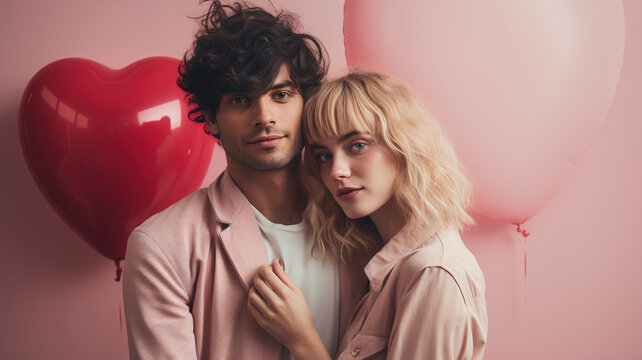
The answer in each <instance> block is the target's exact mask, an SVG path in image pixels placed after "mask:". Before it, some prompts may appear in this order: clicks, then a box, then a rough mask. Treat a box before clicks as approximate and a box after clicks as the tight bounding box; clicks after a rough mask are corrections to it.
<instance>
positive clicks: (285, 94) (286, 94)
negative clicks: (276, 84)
mask: <svg viewBox="0 0 642 360" xmlns="http://www.w3.org/2000/svg"><path fill="white" fill-rule="evenodd" d="M290 96H292V95H291V94H290V93H289V92H287V91H279V92H278V93H276V94H275V95H274V97H275V98H277V99H279V100H285V99H287V98H289V97H290Z"/></svg>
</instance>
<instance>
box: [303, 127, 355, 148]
mask: <svg viewBox="0 0 642 360" xmlns="http://www.w3.org/2000/svg"><path fill="white" fill-rule="evenodd" d="M359 134H361V132H359V131H356V130H355V131H350V132H349V133H347V134H345V135H341V136H340V137H339V139H337V143H342V142H344V141H346V139H349V138H351V137H353V136H355V135H359ZM319 149H327V147H326V146H323V145H321V144H319V143H312V144H310V150H319Z"/></svg>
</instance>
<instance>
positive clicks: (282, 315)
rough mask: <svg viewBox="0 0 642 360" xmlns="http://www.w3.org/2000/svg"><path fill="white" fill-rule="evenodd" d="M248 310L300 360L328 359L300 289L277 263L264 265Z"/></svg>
mask: <svg viewBox="0 0 642 360" xmlns="http://www.w3.org/2000/svg"><path fill="white" fill-rule="evenodd" d="M253 283H254V286H253V287H252V288H251V289H250V292H249V297H248V309H249V311H250V314H252V316H253V317H254V319H255V320H256V322H257V323H258V324H259V325H260V326H261V327H262V328H263V329H264V330H265V331H267V332H268V333H269V334H270V335H272V336H273V337H274V338H275V339H276V340H277V341H279V342H280V343H282V344H283V345H285V346H286V347H287V348H288V349H289V350H290V352H291V353H292V355H293V356H294V357H295V358H297V359H302V358H306V359H311V358H315V359H329V358H330V356H329V355H328V353H327V351H326V349H325V347H324V345H323V342H322V341H321V338H320V337H319V334H318V333H317V332H316V330H315V329H314V323H313V320H312V312H311V311H310V307H309V306H308V303H307V302H306V301H305V297H304V296H303V293H302V292H301V290H300V289H299V288H298V287H297V286H296V285H295V284H294V283H293V282H292V280H290V278H289V277H288V275H287V274H286V273H285V271H284V270H283V268H282V267H281V265H279V263H278V261H277V260H275V261H274V262H273V263H272V264H271V265H263V266H261V267H260V268H259V272H258V274H256V276H254V282H253Z"/></svg>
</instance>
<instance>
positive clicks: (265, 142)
mask: <svg viewBox="0 0 642 360" xmlns="http://www.w3.org/2000/svg"><path fill="white" fill-rule="evenodd" d="M284 137H285V136H284V135H268V136H259V137H256V138H253V139H252V140H250V141H248V143H249V144H255V145H259V146H261V147H273V146H276V144H278V143H279V142H280V141H281V140H282V139H283V138H284Z"/></svg>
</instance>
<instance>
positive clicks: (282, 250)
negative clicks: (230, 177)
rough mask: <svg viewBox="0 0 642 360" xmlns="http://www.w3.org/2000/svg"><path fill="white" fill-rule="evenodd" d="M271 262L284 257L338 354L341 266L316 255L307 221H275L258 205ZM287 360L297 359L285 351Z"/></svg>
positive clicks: (324, 335) (330, 348) (325, 340)
mask: <svg viewBox="0 0 642 360" xmlns="http://www.w3.org/2000/svg"><path fill="white" fill-rule="evenodd" d="M252 210H253V211H254V214H255V216H256V219H257V221H258V223H259V227H260V228H261V234H262V235H263V241H264V243H265V249H266V250H267V257H268V262H270V263H272V262H273V261H274V260H275V259H281V260H282V261H283V264H284V265H285V272H286V273H287V274H288V276H289V277H290V279H292V281H293V282H294V283H295V284H296V285H297V286H298V287H299V288H300V289H301V291H302V292H303V295H304V296H305V299H306V300H307V302H308V305H309V306H310V310H311V311H312V316H313V318H314V328H315V329H316V330H317V332H318V333H319V336H320V337H321V340H322V341H323V344H324V345H325V348H326V349H327V350H328V353H330V356H331V357H334V355H335V354H336V351H337V347H338V345H339V302H340V297H339V295H340V294H339V291H340V288H339V268H338V264H337V262H335V261H327V260H326V261H324V260H322V259H320V258H318V257H313V256H312V251H311V250H312V241H313V235H312V229H311V227H310V226H308V224H306V223H303V222H301V223H298V224H294V225H282V224H275V223H273V222H271V221H270V220H268V219H267V218H266V217H265V216H263V214H261V213H260V212H259V211H258V210H257V209H256V208H254V206H252ZM283 359H294V358H293V357H292V356H291V355H290V353H289V351H287V350H286V351H285V354H284V356H283Z"/></svg>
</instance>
